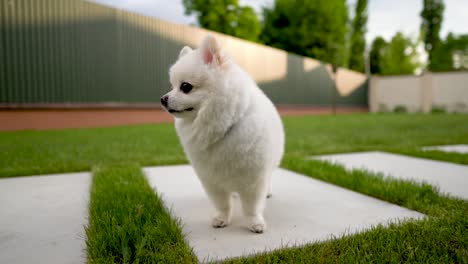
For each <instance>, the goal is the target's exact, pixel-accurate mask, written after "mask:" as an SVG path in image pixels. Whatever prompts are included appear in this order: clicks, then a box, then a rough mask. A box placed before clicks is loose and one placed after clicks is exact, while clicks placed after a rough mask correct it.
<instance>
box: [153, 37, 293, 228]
mask: <svg viewBox="0 0 468 264" xmlns="http://www.w3.org/2000/svg"><path fill="white" fill-rule="evenodd" d="M259 63H260V62H259ZM259 67H262V66H261V65H259ZM169 75H170V82H171V85H172V90H171V91H170V92H169V93H167V94H166V95H164V96H163V97H162V98H161V104H162V105H163V106H164V108H165V109H166V110H167V111H168V112H169V113H171V114H172V115H174V117H175V127H176V130H177V134H178V136H179V139H180V142H181V143H182V146H183V148H184V151H185V154H186V155H187V158H188V159H189V161H190V163H191V164H192V166H193V168H194V169H195V172H196V174H197V175H198V177H199V178H200V181H201V183H202V185H203V187H204V189H205V191H206V193H207V194H208V196H209V198H210V200H211V202H212V203H213V205H214V207H215V208H216V211H217V213H216V215H215V216H214V218H213V221H212V225H213V227H225V226H227V225H229V223H230V221H231V216H232V199H233V196H234V194H236V193H237V195H238V197H239V199H240V202H241V204H242V208H243V211H244V214H245V216H246V217H247V222H248V228H249V229H250V230H251V231H252V232H255V233H262V232H263V231H265V230H266V223H265V219H264V218H263V210H264V208H265V201H266V198H267V196H268V197H269V196H271V185H270V180H271V175H272V172H273V171H274V170H275V169H276V168H277V167H278V165H279V163H280V161H281V158H282V156H283V151H284V130H283V125H282V123H281V119H280V116H279V114H278V112H277V110H276V108H275V106H274V105H273V103H272V102H271V101H270V100H269V99H268V97H267V96H266V95H265V94H264V93H263V92H262V90H260V89H259V88H258V86H257V84H256V83H255V82H254V81H253V80H252V79H251V78H250V77H249V76H248V75H247V73H246V72H244V71H243V70H242V69H241V68H240V67H239V66H238V65H237V64H236V63H235V62H234V61H233V60H232V59H231V58H230V57H229V56H228V55H227V54H225V53H224V52H223V50H222V49H221V48H220V46H219V45H218V43H217V41H216V39H215V38H214V37H212V36H208V37H206V38H205V39H204V40H203V42H202V44H201V46H200V47H199V48H198V49H195V50H192V49H191V48H190V47H187V46H185V47H184V48H183V49H182V50H181V51H180V54H179V58H178V60H177V61H176V63H175V64H174V65H173V66H172V67H171V68H170V70H169ZM181 191H182V190H181Z"/></svg>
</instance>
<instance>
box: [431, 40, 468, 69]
mask: <svg viewBox="0 0 468 264" xmlns="http://www.w3.org/2000/svg"><path fill="white" fill-rule="evenodd" d="M432 62H433V63H432V69H431V70H432V71H434V72H440V71H455V70H467V69H468V34H467V35H460V36H455V35H453V34H452V33H449V34H448V35H447V38H446V39H445V41H443V42H441V44H440V45H439V46H438V47H437V48H436V49H435V50H434V52H433V57H432Z"/></svg>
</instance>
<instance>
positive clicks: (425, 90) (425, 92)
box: [421, 72, 432, 113]
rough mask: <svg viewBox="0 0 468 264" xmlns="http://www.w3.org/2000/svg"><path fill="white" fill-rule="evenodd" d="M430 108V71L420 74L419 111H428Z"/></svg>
mask: <svg viewBox="0 0 468 264" xmlns="http://www.w3.org/2000/svg"><path fill="white" fill-rule="evenodd" d="M431 109H432V73H431V72H424V73H423V75H422V76H421V111H422V112H423V113H430V112H431Z"/></svg>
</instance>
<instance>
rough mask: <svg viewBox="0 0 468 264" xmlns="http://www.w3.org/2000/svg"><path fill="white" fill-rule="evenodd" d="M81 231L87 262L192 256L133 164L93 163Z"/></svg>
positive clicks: (175, 224)
mask: <svg viewBox="0 0 468 264" xmlns="http://www.w3.org/2000/svg"><path fill="white" fill-rule="evenodd" d="M86 235H87V238H86V245H87V248H88V249H87V251H88V262H89V263H194V262H196V258H195V256H194V255H193V254H192V250H191V249H190V248H189V246H188V245H187V244H186V242H185V241H184V238H183V235H182V233H181V229H180V225H179V222H177V221H175V220H173V219H171V216H170V215H169V213H168V212H167V210H166V208H165V207H164V206H163V204H162V202H161V200H160V199H159V197H158V196H157V195H156V194H155V192H154V191H153V189H152V188H151V187H150V185H149V184H148V182H147V180H146V177H144V175H143V173H142V172H141V170H140V169H139V167H138V166H137V165H125V166H122V165H121V166H98V167H95V168H94V169H93V182H92V187H91V202H90V206H89V225H88V226H87V227H86Z"/></svg>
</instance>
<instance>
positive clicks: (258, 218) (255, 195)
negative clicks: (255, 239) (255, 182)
mask: <svg viewBox="0 0 468 264" xmlns="http://www.w3.org/2000/svg"><path fill="white" fill-rule="evenodd" d="M267 189H268V188H267V187H266V188H265V186H262V187H261V188H260V189H258V190H253V189H249V190H243V191H242V192H240V193H239V197H240V200H241V203H242V209H243V210H244V214H245V216H246V217H247V221H248V227H249V229H250V231H252V232H254V233H263V231H265V230H266V223H265V220H264V219H263V209H264V208H265V201H266V194H267Z"/></svg>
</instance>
